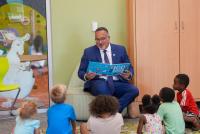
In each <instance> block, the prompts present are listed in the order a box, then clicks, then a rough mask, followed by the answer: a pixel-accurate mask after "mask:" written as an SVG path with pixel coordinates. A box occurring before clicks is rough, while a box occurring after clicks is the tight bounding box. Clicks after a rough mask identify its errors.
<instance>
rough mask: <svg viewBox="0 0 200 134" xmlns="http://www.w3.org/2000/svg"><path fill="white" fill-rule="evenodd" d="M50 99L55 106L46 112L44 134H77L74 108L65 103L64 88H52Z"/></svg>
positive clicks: (58, 86) (60, 86) (62, 86)
mask: <svg viewBox="0 0 200 134" xmlns="http://www.w3.org/2000/svg"><path fill="white" fill-rule="evenodd" d="M51 99H52V101H53V102H54V103H55V104H54V105H52V106H51V107H50V108H49V109H48V111H47V118H48V121H47V123H48V127H47V132H46V134H72V133H73V134H77V131H76V116H75V112H74V108H73V107H72V106H71V105H69V104H66V103H65V99H66V86H65V85H61V84H60V85H56V86H54V87H53V88H52V90H51Z"/></svg>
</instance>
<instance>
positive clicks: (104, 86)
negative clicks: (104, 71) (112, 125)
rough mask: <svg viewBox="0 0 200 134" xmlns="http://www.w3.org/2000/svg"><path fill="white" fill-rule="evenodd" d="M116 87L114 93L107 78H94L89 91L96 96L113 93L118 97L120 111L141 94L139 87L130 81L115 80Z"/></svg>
mask: <svg viewBox="0 0 200 134" xmlns="http://www.w3.org/2000/svg"><path fill="white" fill-rule="evenodd" d="M114 88H115V90H114V92H113V93H112V92H111V90H110V89H109V86H108V83H107V82H106V80H104V79H100V80H92V81H90V89H89V91H88V92H90V93H91V94H92V95H94V96H97V95H112V96H115V97H117V98H118V100H119V104H120V108H119V112H122V111H123V109H124V108H125V107H127V106H128V105H129V104H130V103H131V102H132V101H134V99H135V98H136V97H137V96H138V95H139V90H138V88H137V87H135V86H133V85H132V84H130V83H128V82H120V81H114Z"/></svg>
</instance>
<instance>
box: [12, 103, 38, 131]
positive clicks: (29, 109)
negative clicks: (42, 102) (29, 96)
mask: <svg viewBox="0 0 200 134" xmlns="http://www.w3.org/2000/svg"><path fill="white" fill-rule="evenodd" d="M36 113H37V105H36V104H35V103H34V102H31V101H29V102H25V103H24V104H23V105H22V107H21V108H20V109H19V116H17V118H16V126H15V128H14V133H13V134H39V133H40V131H39V127H40V121H39V120H36V119H34V115H35V114H36Z"/></svg>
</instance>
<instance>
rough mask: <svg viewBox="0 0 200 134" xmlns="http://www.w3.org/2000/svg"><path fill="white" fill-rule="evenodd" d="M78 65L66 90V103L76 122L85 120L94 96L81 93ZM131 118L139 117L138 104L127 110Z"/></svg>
mask: <svg viewBox="0 0 200 134" xmlns="http://www.w3.org/2000/svg"><path fill="white" fill-rule="evenodd" d="M78 68H79V64H78V65H77V66H76V68H75V71H74V72H73V74H72V76H71V79H70V82H69V85H68V90H67V100H66V102H67V103H69V104H71V105H73V107H74V109H75V112H76V116H77V120H87V119H88V117H89V115H90V113H89V103H90V102H91V101H92V99H94V96H92V95H91V94H89V93H87V92H84V91H83V88H84V87H83V86H84V81H82V80H81V79H80V78H79V77H78ZM128 111H129V114H130V116H131V117H137V116H138V115H139V108H138V103H137V102H136V103H135V102H133V103H131V104H130V105H129V108H128ZM126 113H127V108H126V109H124V111H123V113H122V114H123V115H125V114H126Z"/></svg>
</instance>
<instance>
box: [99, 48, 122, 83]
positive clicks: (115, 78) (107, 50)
mask: <svg viewBox="0 0 200 134" xmlns="http://www.w3.org/2000/svg"><path fill="white" fill-rule="evenodd" d="M99 50H100V54H101V59H102V63H105V60H104V52H103V51H104V49H101V48H99ZM105 50H106V54H107V56H108V60H109V62H110V64H112V51H111V46H110V44H109V45H108V47H107V48H106V49H105ZM99 78H103V79H106V80H107V76H99ZM113 80H119V79H118V78H117V77H116V76H113Z"/></svg>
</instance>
